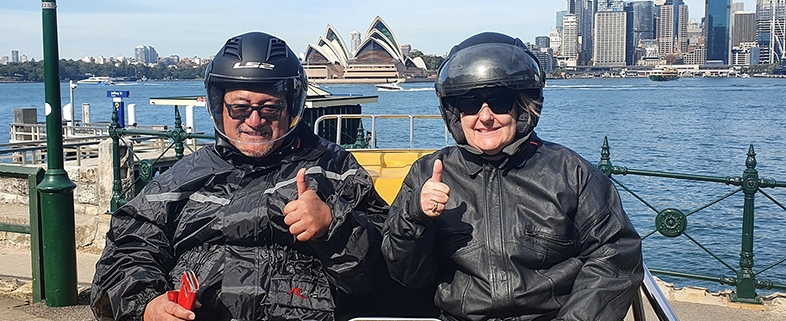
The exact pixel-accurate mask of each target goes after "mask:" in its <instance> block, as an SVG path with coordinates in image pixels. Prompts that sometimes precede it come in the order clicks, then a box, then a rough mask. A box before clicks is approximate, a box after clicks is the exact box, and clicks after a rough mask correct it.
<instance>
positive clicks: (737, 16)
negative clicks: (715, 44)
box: [731, 11, 756, 48]
mask: <svg viewBox="0 0 786 321" xmlns="http://www.w3.org/2000/svg"><path fill="white" fill-rule="evenodd" d="M733 17H734V19H732V21H733V22H734V23H733V27H732V29H731V47H732V48H734V47H739V46H740V43H743V42H755V41H756V13H755V12H753V11H738V12H735V13H734V15H733Z"/></svg>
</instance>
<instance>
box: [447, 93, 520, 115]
mask: <svg viewBox="0 0 786 321" xmlns="http://www.w3.org/2000/svg"><path fill="white" fill-rule="evenodd" d="M516 97H517V96H516V94H515V93H508V92H500V93H491V94H487V95H481V94H474V95H464V96H458V97H455V98H454V99H455V100H454V102H453V105H454V106H456V108H458V110H459V111H460V112H461V113H462V114H464V115H475V114H477V113H478V112H480V109H481V108H483V103H486V104H488V105H489V109H491V112H493V113H495V114H498V115H501V114H507V113H510V111H511V110H512V109H513V106H515V105H516Z"/></svg>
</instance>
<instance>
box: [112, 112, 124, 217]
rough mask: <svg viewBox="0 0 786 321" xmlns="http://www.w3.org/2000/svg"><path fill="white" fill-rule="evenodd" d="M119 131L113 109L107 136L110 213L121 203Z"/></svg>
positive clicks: (115, 113)
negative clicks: (109, 143) (109, 171)
mask: <svg viewBox="0 0 786 321" xmlns="http://www.w3.org/2000/svg"><path fill="white" fill-rule="evenodd" d="M120 132H121V128H120V124H119V123H118V116H117V110H113V111H112V123H111V124H110V125H109V137H111V138H112V200H110V201H109V211H110V212H112V213H114V212H115V211H116V210H117V208H118V207H120V205H121V204H119V203H120V198H121V194H122V186H121V182H120V135H121V133H120Z"/></svg>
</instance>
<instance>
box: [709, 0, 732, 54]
mask: <svg viewBox="0 0 786 321" xmlns="http://www.w3.org/2000/svg"><path fill="white" fill-rule="evenodd" d="M706 1H707V2H706V7H705V10H704V12H705V13H706V17H705V20H704V21H705V23H704V32H706V48H707V62H711V63H721V64H724V65H727V64H728V63H729V52H730V51H729V20H730V19H729V17H730V14H729V11H730V7H731V0H706Z"/></svg>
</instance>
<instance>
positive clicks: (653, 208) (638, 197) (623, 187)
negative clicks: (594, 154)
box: [609, 177, 660, 213]
mask: <svg viewBox="0 0 786 321" xmlns="http://www.w3.org/2000/svg"><path fill="white" fill-rule="evenodd" d="M609 178H610V179H611V180H612V181H613V182H614V183H616V184H617V185H618V186H619V187H622V189H624V190H625V191H626V192H628V194H630V195H632V196H633V197H635V198H636V199H637V200H639V202H641V203H642V204H644V205H645V206H647V207H649V208H650V209H651V210H652V211H653V212H655V213H658V212H660V211H658V209H657V208H655V207H654V206H652V205H650V203H648V202H647V201H646V200H644V199H643V198H641V197H640V196H639V195H638V194H636V192H634V191H633V190H631V189H630V188H628V187H627V186H625V184H622V182H620V181H619V180H617V179H615V178H614V177H609Z"/></svg>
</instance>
